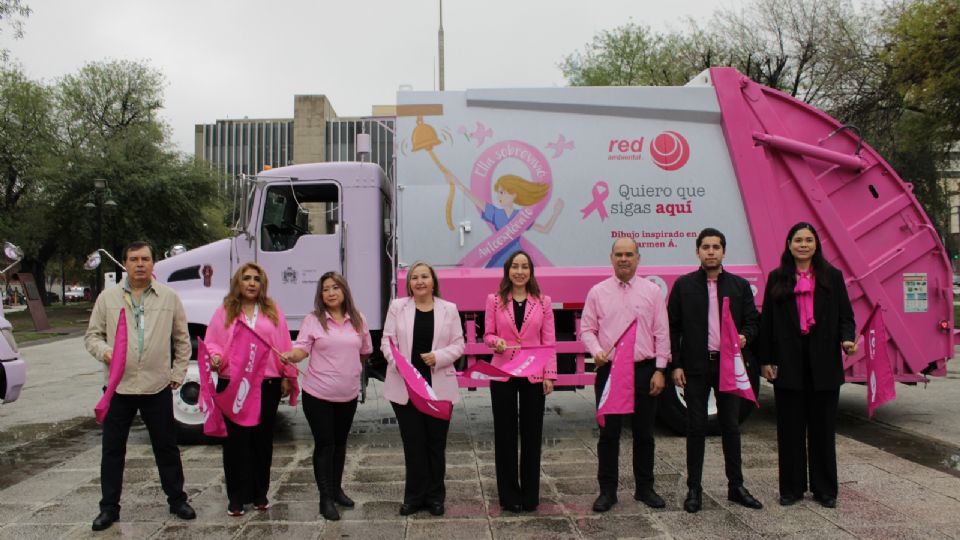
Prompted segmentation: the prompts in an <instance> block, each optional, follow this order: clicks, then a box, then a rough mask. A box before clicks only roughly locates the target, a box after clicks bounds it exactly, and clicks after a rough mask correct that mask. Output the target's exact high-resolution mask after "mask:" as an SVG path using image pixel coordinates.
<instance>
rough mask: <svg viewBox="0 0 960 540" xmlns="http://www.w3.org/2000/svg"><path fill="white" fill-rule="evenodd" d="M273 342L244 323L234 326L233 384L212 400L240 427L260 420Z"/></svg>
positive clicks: (230, 354)
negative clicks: (261, 385)
mask: <svg viewBox="0 0 960 540" xmlns="http://www.w3.org/2000/svg"><path fill="white" fill-rule="evenodd" d="M270 354H271V351H270V345H269V344H268V343H267V342H266V341H264V340H263V338H261V337H260V336H258V335H257V334H256V332H254V331H253V330H251V329H250V327H249V326H247V325H246V324H243V323H238V324H235V325H233V337H232V338H231V342H230V349H229V350H228V351H227V352H226V357H227V361H228V362H229V366H230V384H228V385H227V388H226V389H224V391H223V392H218V393H216V394H214V396H213V400H214V402H216V404H217V407H218V408H219V409H220V410H221V411H223V414H224V416H226V417H227V418H228V419H230V421H231V422H233V423H235V424H237V425H241V426H248V427H249V426H255V425H257V424H258V423H260V383H262V382H263V373H264V369H265V368H266V366H267V362H268V361H269V360H270V358H269V356H270Z"/></svg>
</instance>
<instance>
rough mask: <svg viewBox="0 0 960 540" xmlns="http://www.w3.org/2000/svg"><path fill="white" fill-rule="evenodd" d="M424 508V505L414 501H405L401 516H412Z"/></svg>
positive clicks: (401, 506) (401, 508) (402, 505)
mask: <svg viewBox="0 0 960 540" xmlns="http://www.w3.org/2000/svg"><path fill="white" fill-rule="evenodd" d="M422 509H423V506H421V505H419V504H413V503H409V504H408V503H403V504H401V505H400V515H401V516H411V515H413V514H416V513H417V512H419V511H420V510H422Z"/></svg>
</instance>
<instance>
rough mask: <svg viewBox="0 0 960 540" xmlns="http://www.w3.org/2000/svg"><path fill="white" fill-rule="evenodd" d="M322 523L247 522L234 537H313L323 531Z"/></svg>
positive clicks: (318, 535) (318, 536)
mask: <svg viewBox="0 0 960 540" xmlns="http://www.w3.org/2000/svg"><path fill="white" fill-rule="evenodd" d="M323 527H324V525H323V524H322V523H252V522H251V523H247V524H246V525H244V526H243V528H242V529H240V533H239V534H238V535H237V536H235V537H234V538H236V539H241V538H242V539H259V538H264V539H268V538H289V539H294V538H295V539H297V540H301V539H304V540H305V539H315V538H320V534H322V533H323Z"/></svg>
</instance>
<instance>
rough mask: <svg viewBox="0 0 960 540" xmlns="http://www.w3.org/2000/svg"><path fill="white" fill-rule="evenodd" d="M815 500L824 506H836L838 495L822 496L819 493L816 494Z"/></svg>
mask: <svg viewBox="0 0 960 540" xmlns="http://www.w3.org/2000/svg"><path fill="white" fill-rule="evenodd" d="M813 500H815V501H817V502H818V503H820V506H822V507H824V508H836V507H837V498H836V497H821V496H819V495H814V496H813Z"/></svg>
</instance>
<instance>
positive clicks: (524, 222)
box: [156, 68, 953, 430]
mask: <svg viewBox="0 0 960 540" xmlns="http://www.w3.org/2000/svg"><path fill="white" fill-rule="evenodd" d="M393 126H394V132H393V137H394V144H393V148H394V160H395V162H394V163H391V165H395V167H388V169H389V168H392V169H393V170H395V171H396V173H395V176H396V178H389V177H387V176H386V174H385V173H384V170H383V168H381V167H380V166H379V165H377V164H374V163H369V162H364V160H361V161H359V162H334V163H316V164H302V165H294V166H290V167H284V168H278V169H272V170H268V171H265V172H263V173H261V174H259V175H258V176H257V177H256V178H254V179H250V180H249V181H248V182H247V183H246V184H245V185H244V188H243V193H244V196H243V197H242V200H243V204H242V211H241V212H240V214H241V218H240V220H239V223H238V229H237V234H236V236H234V237H232V238H227V239H224V240H220V241H218V242H214V243H212V244H210V245H206V246H202V247H198V248H195V249H192V250H190V251H188V252H186V253H183V254H181V255H177V256H174V257H171V258H169V259H166V260H163V261H160V262H159V263H158V264H157V265H156V273H157V276H158V278H159V279H160V280H161V281H163V282H165V283H167V284H168V285H170V286H172V287H174V288H175V289H176V290H177V291H179V292H180V294H181V295H182V297H183V301H184V305H185V307H186V309H187V314H188V317H189V321H190V330H191V335H194V336H202V335H203V332H204V330H205V325H206V324H207V322H208V321H209V320H210V317H211V315H212V314H213V311H214V309H215V308H216V307H217V306H218V305H219V304H220V302H221V301H222V298H223V296H224V294H225V292H226V291H227V288H228V284H229V279H230V277H231V275H232V273H233V272H234V270H235V269H236V268H237V267H238V265H240V264H242V263H243V262H245V261H249V260H254V261H257V262H258V263H259V264H261V265H263V266H264V267H265V268H266V269H267V272H268V273H269V278H270V293H271V295H272V296H273V297H274V298H276V299H277V300H278V301H279V303H280V305H281V306H283V309H284V311H285V312H286V314H287V317H288V319H289V321H288V322H289V325H290V328H291V330H296V329H297V328H299V325H300V322H301V321H302V320H303V317H304V316H305V315H306V314H307V313H309V312H310V311H311V309H312V305H313V299H314V291H315V287H316V284H317V280H318V278H319V277H320V275H321V274H323V273H324V272H326V271H329V270H336V271H339V272H342V273H343V274H344V275H346V277H347V279H348V280H349V281H350V283H351V286H352V288H353V291H354V295H355V296H356V299H357V303H358V304H359V307H360V309H361V310H362V311H363V312H364V313H365V314H366V316H367V319H368V321H369V322H370V324H371V330H372V331H373V333H374V334H376V335H377V336H375V340H376V339H377V338H378V335H379V333H380V330H381V329H382V321H383V315H384V313H385V309H386V307H387V305H388V301H389V300H390V298H391V297H392V296H394V295H403V294H404V279H405V272H406V269H407V268H408V267H409V265H410V264H411V263H413V262H415V261H417V260H425V261H428V262H430V263H431V264H433V265H434V266H435V267H436V269H437V272H438V275H439V280H440V289H441V294H442V296H443V297H444V298H446V299H448V300H451V301H453V302H455V303H456V304H457V306H458V307H459V309H460V312H461V316H462V320H463V325H464V334H465V336H466V340H467V345H466V350H465V353H464V358H463V359H462V360H461V362H460V365H459V367H460V369H461V370H462V369H464V368H465V367H466V366H467V365H468V364H469V363H471V362H474V361H477V359H483V358H485V357H486V355H489V354H490V351H489V350H488V348H487V347H486V346H485V345H484V344H483V342H482V337H483V309H484V300H485V297H486V295H487V294H488V293H490V292H493V291H495V290H496V289H497V285H498V283H499V280H500V276H501V275H502V269H501V265H502V263H503V260H504V258H505V257H506V256H507V255H508V254H509V253H511V252H512V251H514V250H516V249H519V248H522V249H525V250H526V251H528V252H529V253H531V254H532V257H533V259H534V261H535V263H536V264H537V268H536V274H537V279H538V280H539V282H540V285H541V288H542V289H543V290H544V291H545V292H546V293H548V294H549V295H550V296H551V297H552V299H553V302H554V304H553V309H554V312H555V315H556V324H557V336H558V343H557V353H558V355H559V356H558V358H559V371H560V375H559V380H558V387H560V388H566V389H577V388H584V387H587V386H589V385H591V384H592V382H593V373H592V363H591V361H590V358H589V355H587V354H585V352H584V347H583V344H582V343H581V342H580V341H579V340H578V339H577V335H578V330H579V325H580V314H581V309H582V307H583V302H584V298H585V297H586V294H587V291H588V290H589V288H590V287H591V286H593V285H594V284H595V283H597V282H598V281H600V280H602V279H604V278H606V277H608V276H609V275H611V269H610V262H609V253H610V246H611V244H612V242H613V241H614V240H615V239H616V238H620V237H630V238H634V239H636V241H637V242H638V244H639V246H640V252H641V257H642V258H641V265H640V269H639V273H640V275H642V276H643V277H645V278H647V279H649V280H651V281H653V282H654V283H656V284H658V285H659V286H660V287H661V289H662V290H663V292H664V295H665V296H666V294H667V292H668V291H669V288H670V286H671V284H672V283H673V281H674V280H675V279H676V278H677V277H678V276H680V275H682V274H684V273H686V272H690V271H691V270H693V269H694V268H695V267H696V264H697V259H696V256H695V247H694V240H695V237H696V235H697V233H698V232H699V231H700V230H701V229H702V228H704V227H707V226H712V227H716V228H718V229H720V230H722V231H724V233H725V234H726V236H727V239H728V246H727V253H726V258H725V263H726V267H727V268H728V269H729V270H731V271H733V272H736V273H737V274H740V275H742V276H743V277H745V278H746V279H747V280H749V281H750V283H751V284H752V285H753V286H754V291H755V293H756V296H757V303H758V305H759V304H760V303H761V301H762V298H761V296H762V294H763V289H764V280H765V277H766V275H767V273H768V272H769V271H770V270H772V269H773V268H775V267H776V265H777V264H778V262H779V257H780V254H781V252H782V251H783V248H784V238H785V236H786V232H787V230H788V228H789V227H790V226H791V225H793V224H794V223H795V222H797V221H801V220H802V221H808V222H811V223H813V224H814V225H815V226H816V227H817V228H818V231H819V233H820V236H821V239H822V242H823V246H822V249H823V252H824V254H825V256H826V257H827V259H828V260H829V261H830V262H831V263H832V264H834V265H835V266H837V267H838V268H840V269H841V270H842V271H843V273H844V275H845V276H846V280H847V286H848V288H849V292H850V297H851V300H852V302H853V306H854V310H855V313H856V318H857V322H858V325H862V324H863V323H864V322H865V321H866V319H867V316H868V315H869V313H870V312H871V310H872V309H873V308H874V306H876V305H878V304H879V305H881V306H882V308H883V309H884V320H885V322H886V325H887V333H888V336H889V341H888V343H887V346H888V350H889V353H890V358H891V360H892V362H893V370H894V373H895V375H896V377H897V380H898V381H900V382H902V383H907V384H912V383H917V382H923V381H925V380H927V377H928V376H942V375H945V374H946V361H947V360H948V359H950V358H951V357H952V356H953V290H952V281H951V277H952V271H951V268H950V265H949V261H948V258H947V256H946V253H945V251H944V247H943V244H942V242H941V239H940V237H939V235H938V233H937V231H936V230H935V228H934V227H933V226H932V225H931V223H930V220H929V219H928V218H927V216H926V214H925V213H924V211H923V210H922V208H921V207H920V205H919V204H918V203H917V200H916V199H915V198H914V196H913V194H912V193H911V186H910V184H908V183H906V182H904V181H903V180H901V179H900V178H899V177H898V176H897V174H896V172H894V171H893V170H892V169H891V168H890V166H889V165H888V164H887V163H886V162H885V161H884V160H883V158H882V157H880V156H879V155H878V154H877V153H876V152H874V150H873V149H872V148H870V146H869V145H867V144H866V143H865V142H864V141H862V140H861V139H860V138H859V137H858V135H857V132H856V130H855V129H851V128H850V127H848V126H844V125H842V124H840V123H839V122H837V121H836V120H834V119H833V118H831V117H829V116H828V115H826V114H825V113H823V112H821V111H819V110H817V109H815V108H813V107H811V106H809V105H807V104H805V103H802V102H800V101H798V100H796V99H793V98H791V97H789V96H786V95H784V94H782V93H780V92H778V91H776V90H772V89H770V88H767V87H764V86H761V85H759V84H756V83H755V82H752V81H751V80H749V79H748V78H747V77H745V76H743V75H741V74H740V73H738V72H737V71H735V70H733V69H729V68H714V69H710V70H707V71H704V72H703V73H702V74H700V75H699V76H697V77H696V78H695V79H694V80H692V81H690V83H688V84H687V85H685V86H682V87H609V88H590V87H582V88H538V89H507V90H494V89H491V90H467V91H446V92H413V91H409V92H408V91H404V92H400V93H399V94H398V96H397V111H396V118H395V123H394V124H393ZM363 146H364V137H363V136H361V137H359V141H358V148H362V147H363ZM864 349H865V347H861V352H860V353H858V354H857V355H855V356H853V357H851V358H849V359H847V360H846V362H847V363H846V375H847V381H849V382H858V383H862V382H864V380H865V369H864V366H863V362H862V360H863V354H864V353H863V352H862V351H863V350H864ZM754 367H755V366H754ZM754 371H755V369H754ZM189 376H190V377H191V380H190V381H188V383H187V384H185V385H183V386H182V387H181V390H180V392H179V393H178V396H177V398H176V400H175V401H176V404H175V408H176V413H177V418H178V420H179V421H180V422H181V424H182V425H184V426H186V427H191V426H193V427H195V426H197V425H198V424H199V423H200V421H201V415H200V413H199V410H198V409H197V406H196V396H197V392H198V388H199V387H198V385H197V382H196V369H195V368H194V369H191V371H190V375H189ZM460 384H461V386H462V387H468V388H475V387H478V386H483V385H485V383H484V382H482V381H475V380H470V379H468V378H465V377H462V376H461V377H460ZM754 384H757V381H756V374H755V373H754ZM660 410H661V418H662V419H663V420H664V421H665V422H667V423H668V424H669V425H670V426H671V427H673V428H676V429H678V430H682V429H683V423H684V420H683V412H684V402H683V395H682V391H680V390H676V389H670V391H669V392H665V393H664V396H663V403H662V404H661V407H660ZM743 410H744V413H743V415H742V416H743V417H745V416H746V415H747V414H749V410H750V408H749V407H744V408H743Z"/></svg>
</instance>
